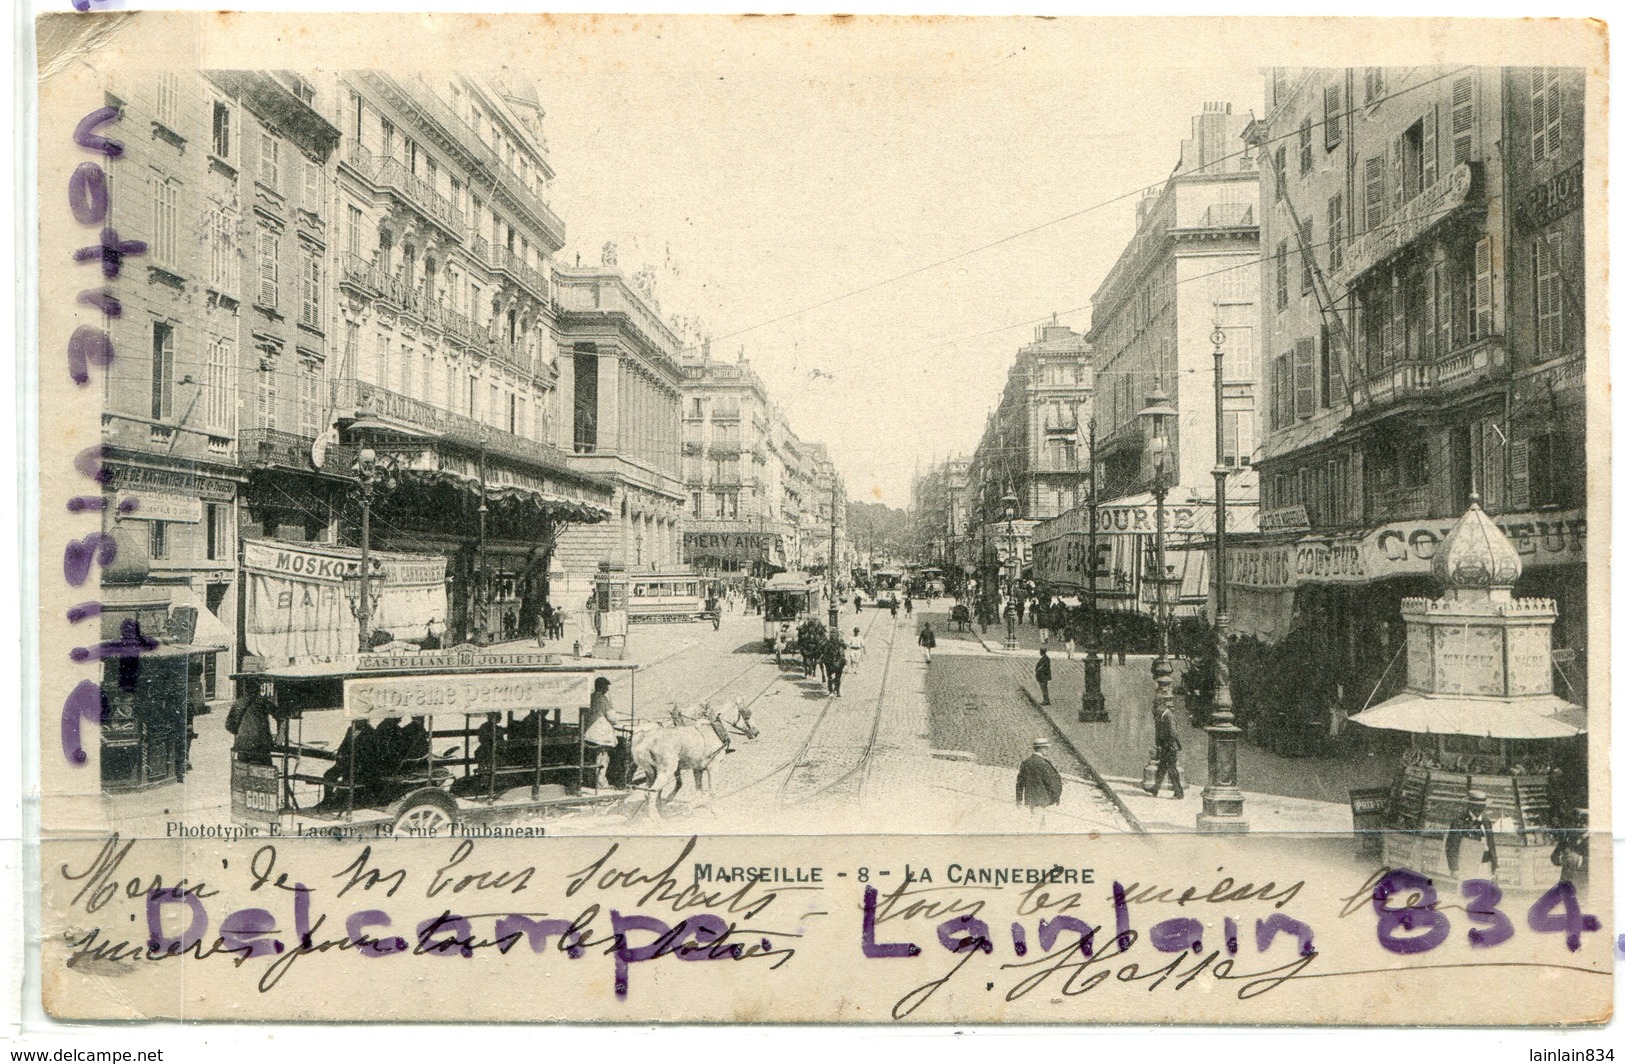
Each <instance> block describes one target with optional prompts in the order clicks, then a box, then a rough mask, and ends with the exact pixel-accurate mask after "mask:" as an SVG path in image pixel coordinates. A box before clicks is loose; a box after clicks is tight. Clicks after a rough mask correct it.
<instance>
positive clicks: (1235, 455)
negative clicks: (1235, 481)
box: [1223, 410, 1253, 469]
mask: <svg viewBox="0 0 1625 1064" xmlns="http://www.w3.org/2000/svg"><path fill="white" fill-rule="evenodd" d="M1223 462H1224V464H1225V465H1227V466H1229V467H1230V468H1231V469H1235V468H1238V467H1242V466H1250V465H1252V464H1253V414H1252V411H1250V410H1230V411H1226V412H1225V415H1224V455H1223Z"/></svg>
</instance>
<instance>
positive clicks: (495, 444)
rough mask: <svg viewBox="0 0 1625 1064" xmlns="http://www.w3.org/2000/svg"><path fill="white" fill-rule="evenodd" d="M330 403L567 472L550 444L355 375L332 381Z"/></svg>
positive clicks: (343, 412) (342, 412)
mask: <svg viewBox="0 0 1625 1064" xmlns="http://www.w3.org/2000/svg"><path fill="white" fill-rule="evenodd" d="M333 404H334V406H335V407H336V408H337V409H338V411H339V414H340V416H344V415H346V414H348V413H350V412H355V413H369V414H372V415H374V416H376V417H377V418H379V419H381V420H383V421H385V422H389V423H394V424H396V425H399V426H401V427H402V428H403V429H406V430H411V431H415V432H420V433H428V434H430V435H433V436H437V437H439V438H440V439H442V440H446V441H449V442H451V443H455V444H457V445H458V446H460V447H463V448H467V449H474V448H478V447H479V446H480V445H481V444H482V443H483V444H484V446H485V450H486V451H487V453H489V454H493V455H497V456H500V457H504V458H511V459H514V460H517V461H521V462H529V463H530V464H532V465H536V466H540V467H541V468H543V469H549V470H553V471H555V472H571V469H570V465H569V462H568V461H567V459H566V458H565V455H564V453H563V452H562V451H560V450H559V449H558V448H556V447H554V446H552V445H551V444H546V443H540V442H538V441H536V440H532V439H527V438H525V437H524V436H516V435H514V434H513V433H511V432H508V431H506V430H505V429H499V428H494V427H492V426H490V425H486V424H483V423H481V422H479V421H476V420H474V419H473V418H471V417H466V416H464V415H462V414H454V413H452V412H451V411H449V410H443V409H441V408H440V407H438V406H435V405H433V404H431V403H426V402H424V401H423V400H421V399H413V398H411V397H410V396H405V395H401V394H399V393H398V392H392V391H390V390H389V389H388V388H380V387H378V386H377V385H375V384H369V383H367V382H366V381H362V380H357V379H355V378H346V379H343V380H338V381H334V382H333Z"/></svg>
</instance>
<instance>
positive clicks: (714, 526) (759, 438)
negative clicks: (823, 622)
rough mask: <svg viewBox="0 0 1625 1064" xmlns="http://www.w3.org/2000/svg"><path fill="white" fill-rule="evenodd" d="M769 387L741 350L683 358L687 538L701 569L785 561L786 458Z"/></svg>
mask: <svg viewBox="0 0 1625 1064" xmlns="http://www.w3.org/2000/svg"><path fill="white" fill-rule="evenodd" d="M777 417H778V412H777V411H776V410H774V408H773V406H772V402H771V400H769V398H768V394H767V386H766V385H764V384H763V383H762V379H761V378H760V377H759V376H757V374H756V372H755V371H754V370H753V369H751V367H750V364H749V363H748V362H746V361H745V360H744V358H743V356H742V355H741V358H740V360H739V361H738V362H716V361H712V359H711V352H710V344H709V343H706V344H703V345H702V346H701V349H700V351H699V352H698V353H697V355H696V357H694V358H692V359H689V360H687V361H685V362H684V364H683V480H684V483H685V486H686V488H687V492H688V502H689V510H688V517H687V522H686V526H685V527H686V530H685V532H684V544H685V547H686V549H687V553H688V561H689V564H690V565H692V566H693V567H694V569H695V570H696V571H698V572H704V573H708V574H709V573H714V574H718V575H722V574H733V575H734V576H735V577H737V578H740V579H742V578H744V577H747V576H749V577H758V578H761V577H766V576H769V575H771V574H772V573H774V572H778V571H780V570H782V569H784V568H786V567H787V565H788V556H787V554H786V551H785V540H786V531H787V526H786V524H785V523H784V521H783V520H782V513H783V494H784V480H785V477H784V460H783V457H782V455H781V454H780V449H779V448H778V447H776V446H775V445H774V442H773V431H772V430H773V422H774V420H775V419H776V418H777Z"/></svg>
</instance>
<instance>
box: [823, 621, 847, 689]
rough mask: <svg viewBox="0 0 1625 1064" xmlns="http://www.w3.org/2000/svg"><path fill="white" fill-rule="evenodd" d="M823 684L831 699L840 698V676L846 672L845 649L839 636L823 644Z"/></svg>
mask: <svg viewBox="0 0 1625 1064" xmlns="http://www.w3.org/2000/svg"><path fill="white" fill-rule="evenodd" d="M824 647H825V649H824V682H825V683H827V684H828V685H829V693H830V697H832V698H840V697H841V676H842V674H844V673H845V672H846V647H845V645H844V644H842V642H841V639H840V637H839V636H835V637H833V638H831V639H830V640H829V641H828V642H827V643H825V644H824Z"/></svg>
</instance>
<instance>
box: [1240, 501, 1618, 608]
mask: <svg viewBox="0 0 1625 1064" xmlns="http://www.w3.org/2000/svg"><path fill="white" fill-rule="evenodd" d="M1495 523H1496V524H1497V525H1499V526H1500V528H1501V531H1503V532H1505V533H1506V535H1507V538H1508V539H1510V540H1511V541H1512V544H1513V546H1515V547H1516V548H1517V549H1518V554H1519V555H1520V556H1521V557H1522V558H1523V564H1524V567H1525V568H1530V569H1539V568H1543V567H1547V566H1553V565H1578V564H1581V563H1583V562H1584V561H1585V537H1586V521H1585V517H1584V516H1583V515H1582V514H1581V512H1580V511H1578V510H1564V511H1560V512H1555V513H1539V514H1507V515H1505V516H1503V517H1498V518H1496V519H1495ZM1453 527H1455V521H1454V520H1440V521H1395V522H1392V523H1390V524H1386V525H1383V526H1382V527H1380V528H1377V529H1375V530H1373V531H1371V532H1367V533H1365V534H1364V535H1362V536H1323V537H1318V538H1313V539H1301V540H1299V541H1298V542H1296V543H1285V544H1282V543H1276V544H1264V545H1256V546H1243V547H1235V548H1233V549H1232V550H1231V552H1230V558H1229V561H1230V571H1231V573H1232V574H1233V575H1232V577H1231V580H1230V583H1231V584H1232V585H1233V586H1235V587H1247V588H1255V589H1259V590H1282V589H1286V588H1291V587H1295V586H1296V585H1298V584H1300V583H1306V584H1364V583H1369V582H1371V581H1373V580H1386V579H1390V578H1392V577H1396V576H1424V575H1426V574H1427V572H1428V570H1429V568H1430V567H1431V566H1432V564H1433V555H1434V554H1435V553H1437V551H1438V549H1439V546H1440V544H1442V543H1443V542H1444V537H1445V536H1447V535H1449V533H1450V530H1451V529H1452V528H1453Z"/></svg>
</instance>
